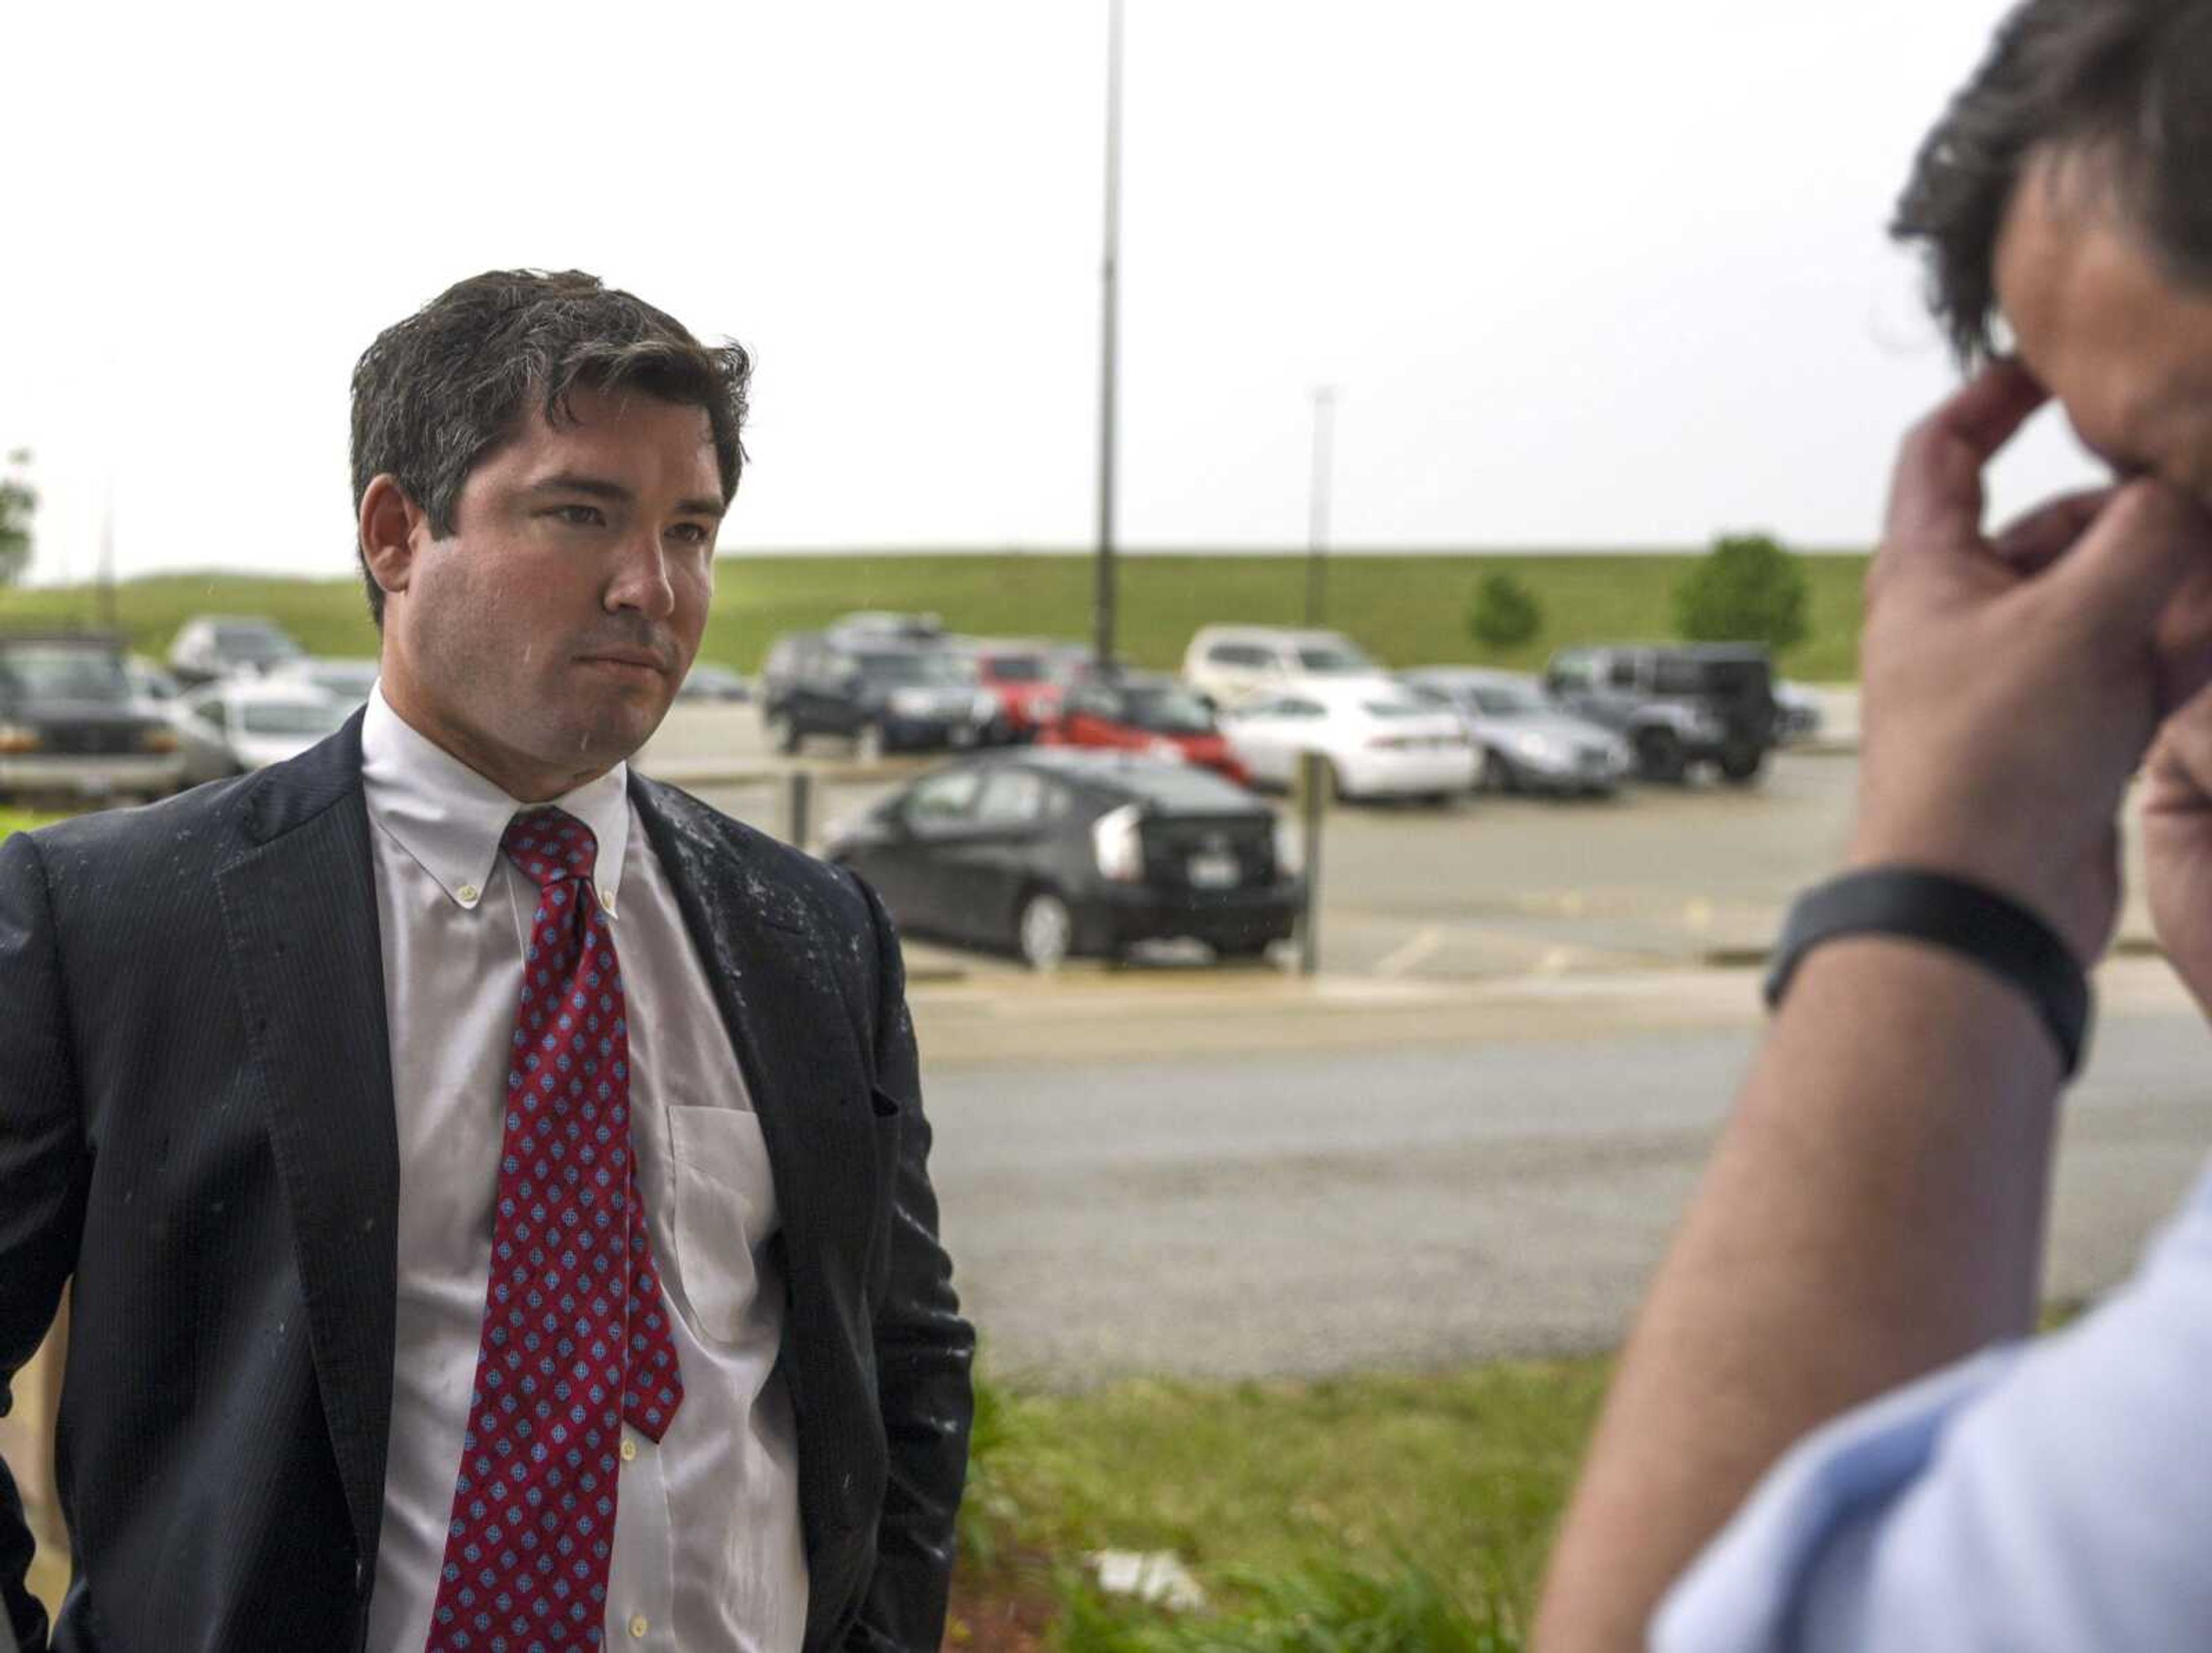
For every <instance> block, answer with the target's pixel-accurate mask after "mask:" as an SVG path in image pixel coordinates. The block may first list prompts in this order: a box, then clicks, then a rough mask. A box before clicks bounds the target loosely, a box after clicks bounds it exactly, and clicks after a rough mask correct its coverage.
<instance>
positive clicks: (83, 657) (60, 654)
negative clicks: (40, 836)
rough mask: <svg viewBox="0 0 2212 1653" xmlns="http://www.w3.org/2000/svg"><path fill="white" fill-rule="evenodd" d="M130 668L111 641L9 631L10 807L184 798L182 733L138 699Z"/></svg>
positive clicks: (3, 697) (2, 712)
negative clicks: (34, 802)
mask: <svg viewBox="0 0 2212 1653" xmlns="http://www.w3.org/2000/svg"><path fill="white" fill-rule="evenodd" d="M125 659H126V656H125V649H124V643H123V639H122V638H120V637H118V636H114V635H111V634H109V633H106V632H99V631H0V798H40V799H45V798H69V799H77V800H85V799H98V800H100V801H103V802H104V801H106V800H108V799H113V798H115V797H117V796H119V795H125V794H127V795H130V796H133V797H139V798H160V797H165V796H167V794H168V793H173V792H174V791H175V790H176V789H177V787H178V784H179V781H180V780H181V779H182V777H183V775H184V757H183V754H182V752H181V751H179V747H178V742H177V734H176V731H175V730H173V729H172V728H171V727H170V726H169V724H168V721H167V720H166V719H165V718H163V717H161V715H160V714H158V713H157V712H155V711H154V710H153V709H152V708H149V706H147V705H146V704H145V703H143V702H142V701H141V700H140V699H139V698H138V695H137V690H136V688H135V687H134V686H133V685H132V684H131V676H130V673H129V672H128V671H127V670H126V669H125Z"/></svg>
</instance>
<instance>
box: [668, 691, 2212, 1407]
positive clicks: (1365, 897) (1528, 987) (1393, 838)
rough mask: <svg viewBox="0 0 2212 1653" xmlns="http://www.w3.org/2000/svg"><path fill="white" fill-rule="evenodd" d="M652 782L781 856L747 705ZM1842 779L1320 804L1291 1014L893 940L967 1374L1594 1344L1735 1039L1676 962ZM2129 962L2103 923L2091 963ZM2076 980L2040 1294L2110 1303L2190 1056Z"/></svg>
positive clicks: (1780, 762) (2167, 987)
mask: <svg viewBox="0 0 2212 1653" xmlns="http://www.w3.org/2000/svg"><path fill="white" fill-rule="evenodd" d="M842 757H843V754H842V752H839V751H833V750H831V748H830V745H829V744H828V743H823V744H821V748H820V750H819V751H816V752H811V753H810V757H809V761H808V764H807V767H808V768H810V769H812V770H813V771H814V772H815V774H816V777H817V793H816V797H815V813H816V822H817V829H818V827H819V825H820V823H823V822H824V821H827V820H829V819H834V818H835V817H836V816H838V815H840V814H842V813H847V812H850V811H855V810H858V809H860V808H863V807H865V806H866V804H867V802H868V801H869V800H870V799H872V798H873V797H874V796H877V795H879V794H880V793H881V791H882V790H883V788H884V786H885V785H886V784H888V782H886V781H884V780H881V779H877V780H873V781H861V782H854V781H846V780H840V779H838V778H837V769H838V766H839V765H840V763H841V761H842ZM658 760H668V761H671V762H673V763H678V764H681V763H692V764H696V763H701V762H702V761H703V762H711V763H726V764H728V765H730V766H732V767H743V766H753V767H756V768H757V769H759V770H760V771H761V772H762V774H763V776H764V777H765V778H764V779H763V780H761V781H757V782H755V783H753V784H750V785H744V786H715V785H699V786H697V787H696V790H699V791H701V792H702V793H703V794H704V795H706V796H707V797H708V799H710V801H713V802H714V803H716V804H717V805H720V806H722V807H725V808H727V809H729V810H731V811H732V812H733V813H737V814H738V815H740V816H742V817H745V818H749V819H751V820H753V821H755V822H756V823H757V824H760V825H762V826H763V827H765V828H767V829H768V830H771V831H776V832H782V831H784V830H786V828H787V819H786V817H785V813H784V805H785V797H786V793H785V790H784V788H783V787H782V785H781V782H780V781H779V780H778V779H777V778H776V777H778V776H781V775H787V773H788V771H789V769H790V765H789V764H788V763H785V762H783V761H781V760H777V759H775V758H773V757H770V756H769V755H768V754H766V753H765V752H763V751H762V750H761V748H760V745H759V743H758V738H757V721H756V720H755V718H754V716H753V714H752V713H751V712H750V709H749V708H735V709H732V710H718V709H714V708H708V709H707V710H704V711H700V712H695V713H690V714H683V715H680V716H679V717H678V718H672V719H671V720H670V726H669V727H668V729H667V730H666V731H665V733H664V734H663V736H662V737H660V738H659V739H657V740H656V742H655V743H654V748H653V751H651V752H650V753H648V754H647V759H646V760H644V762H643V767H645V768H646V769H647V771H648V772H651V771H652V770H653V769H654V767H655V763H656V761H658ZM911 767H912V768H915V769H919V768H921V767H922V765H921V764H915V765H913V766H911ZM1856 783H1857V760H1856V759H1855V758H1854V757H1850V756H1841V757H1838V756H1814V755H1807V754H1799V753H1784V754H1781V755H1779V756H1778V757H1777V758H1776V759H1775V761H1774V763H1773V764H1772V766H1771V769H1770V771H1769V773H1768V775H1766V777H1765V780H1764V781H1763V782H1762V783H1761V784H1760V785H1759V786H1758V787H1753V788H1749V789H1746V790H1738V789H1735V788H1729V787H1720V786H1717V785H1713V784H1703V785H1693V786H1692V787H1686V788H1678V787H1631V788H1629V789H1627V790H1626V791H1625V792H1624V793H1622V794H1621V795H1620V797H1619V798H1617V799H1613V800H1611V801H1609V802H1572V803H1552V802H1546V801H1542V800H1538V799H1517V798H1490V797H1481V798H1469V799H1463V800H1461V801H1459V802H1457V803H1455V804H1454V805H1451V806H1449V807H1447V808H1443V809H1435V808H1402V807H1401V808H1387V807H1383V808H1357V807H1355V808H1349V809H1345V810H1341V811H1337V812H1335V813H1334V815H1333V817H1331V821H1330V824H1329V827H1328V836H1327V839H1326V841H1325V846H1324V850H1325V859H1324V877H1323V885H1322V887H1323V896H1324V902H1323V913H1322V942H1323V960H1324V966H1325V972H1326V973H1325V975H1324V976H1323V978H1322V980H1321V981H1318V982H1307V981H1300V980H1298V979H1297V978H1296V977H1294V976H1290V975H1284V974H1280V973H1278V972H1273V971H1268V970H1264V969H1258V970H1253V969H1248V970H1243V971H1222V970H1217V969H1207V968H1202V967H1200V968H1193V967H1191V966H1190V965H1188V964H1181V965H1179V964H1177V963H1174V962H1173V961H1172V960H1170V961H1168V962H1165V963H1162V964H1161V965H1160V966H1159V967H1158V968H1154V969H1135V970H1127V971H1119V972H1106V971H1103V970H1098V969H1089V970H1084V969H1071V970H1069V971H1067V972H1065V973H1064V974H1063V975H1061V976H1060V978H1058V979H1056V980H1054V981H1036V980H1033V979H1031V978H1030V977H1029V976H1027V975H1026V974H1025V973H1024V972H1022V971H1020V970H1019V969H1017V968H1016V967H1014V966H1013V965H1012V963H1010V962H1008V961H1006V960H1004V959H994V958H991V957H984V956H977V955H975V954H969V953H957V952H953V951H950V950H946V949H942V948H937V947H933V946H931V945H928V944H927V943H926V942H921V941H910V943H909V946H908V957H909V962H910V965H911V966H912V967H914V974H915V981H916V988H915V1010H916V1015H917V1018H918V1020H919V1022H920V1024H921V1034H922V1041H923V1055H924V1063H925V1069H926V1073H927V1081H928V1088H929V1100H930V1108H931V1111H932V1115H933V1119H934V1120H935V1121H936V1123H937V1127H938V1132H939V1147H938V1152H937V1159H936V1175H937V1182H938V1186H939V1190H940V1193H941V1194H942V1195H943V1198H944V1203H945V1227H946V1232H947V1235H948V1237H949V1238H950V1239H951V1243H952V1245H953V1247H954V1250H955V1255H956V1257H957V1261H958V1265H959V1268H960V1282H961V1285H962V1289H963V1293H964V1294H965V1296H966V1297H967V1300H968V1302H969V1305H970V1307H971V1309H972V1310H974V1312H975V1316H976V1318H977V1320H978V1322H979V1323H980V1324H981V1327H982V1328H983V1331H984V1334H985V1336H986V1339H987V1344H988V1347H989V1350H990V1356H989V1358H990V1359H991V1360H992V1362H993V1363H994V1365H995V1366H996V1367H998V1368H999V1369H1000V1370H1003V1371H1008V1372H1012V1373H1018V1374H1020V1375H1022V1376H1024V1377H1026V1378H1029V1379H1030V1380H1031V1381H1039V1382H1046V1383H1057V1384H1084V1383H1091V1382H1095V1381H1098V1380H1101V1379H1103V1378H1107V1377H1111V1376H1118V1375H1124V1374H1133V1373H1144V1372H1150V1373H1180V1374H1186V1375H1191V1376H1262V1375H1271V1374H1318V1373H1327V1372H1330V1371H1336V1370H1351V1369H1370V1368H1376V1367H1401V1368H1402V1367H1416V1368H1418V1367H1434V1366H1442V1365H1448V1364H1455V1363H1459V1362H1462V1361H1466V1360H1470V1359H1476V1358H1486V1357H1492V1356H1498V1355H1508V1354H1532V1353H1544V1352H1560V1351H1567V1350H1586V1349H1596V1348H1605V1347H1610V1346H1614V1345H1615V1344H1617V1343H1618V1342H1619V1340H1620V1336H1621V1334H1623V1332H1624V1331H1625V1329H1626V1324H1627V1321H1628V1317H1629V1316H1630V1314H1631V1312H1632V1309H1633V1307H1634V1305H1635V1304H1636V1302H1637V1301H1638V1297H1640V1295H1641V1292H1642V1289H1643V1285H1644V1280H1645V1278H1646V1276H1647V1275H1648V1273H1649V1272H1650V1269H1651V1267H1652V1266H1653V1265H1654V1264H1655V1263H1656V1261H1657V1259H1658V1256H1659V1255H1660V1252H1661V1250H1662V1247H1663V1245H1664V1243H1665V1241H1666V1237H1667V1236H1668V1233H1669V1232H1670V1231H1671V1230H1672V1227H1673V1225H1674V1220H1675V1218H1676V1217H1677V1215H1678V1213H1679V1212H1680V1208H1681V1206H1682V1203H1683V1201H1684V1200H1686V1197H1687V1196H1688V1194H1689V1191H1690V1188H1691V1187H1692V1182H1693V1180H1694V1178H1695V1176H1696V1175H1697V1171H1698V1169H1699V1166H1700V1165H1701V1164H1702V1163H1703V1160H1704V1158H1705V1152H1706V1151H1707V1148H1708V1146H1709V1144H1710V1140H1711V1134H1712V1132H1713V1130H1714V1128H1715V1127H1716V1126H1717V1122H1718V1121H1719V1120H1720V1118H1721V1116H1722V1114H1723V1109H1725V1107H1726V1105H1727V1103H1728V1101H1729V1097H1730V1096H1731V1095H1732V1093H1733V1091H1734V1090H1735V1085H1736V1082H1737V1079H1738V1077H1739V1075H1740V1073H1741V1070H1742V1068H1743V1067H1744V1064H1745V1062H1746V1060H1747V1054H1748V1052H1749V1049H1750V1046H1751V1042H1752V1040H1753V1038H1754V1037H1755V1036H1756V1030H1757V1026H1758V1010H1757V1003H1756V995H1755V991H1754V985H1755V984H1754V979H1753V976H1752V975H1750V974H1749V973H1747V972H1743V971H1735V972H1731V971H1726V970H1718V969H1710V968H1702V967H1703V966H1705V965H1707V964H1708V963H1710V962H1711V960H1713V959H1714V958H1716V957H1729V956H1733V955H1741V956H1746V957H1748V956H1750V955H1753V954H1755V953H1756V952H1757V951H1759V949H1761V948H1763V947H1764V946H1765V944H1766V943H1767V941H1768V940H1769V939H1771V936H1772V935H1773V933H1774V932H1775V930H1776V929H1777V927H1778V925H1779V922H1780V918H1781V914H1782V911H1783V909H1784V906H1785V905H1786V904H1787V902H1788V901H1789V900H1790V897H1791V896H1792V895H1793V894H1794V893H1795V892H1796V890H1799V889H1800V888H1802V887H1803V886H1804V885H1805V884H1808V883H1810V882H1812V881H1813V880H1814V879H1816V878H1819V877H1820V876H1821V875H1822V873H1823V872H1826V870H1827V869H1828V868H1829V867H1830V866H1832V864H1833V860H1834V857H1835V855H1836V854H1837V852H1838V849H1839V848H1840V847H1841V845H1842V842H1843V841H1844V835H1845V833H1846V832H1847V830H1848V829H1849V824H1850V811H1851V800H1852V793H1853V788H1854V787H1855V785H1856ZM2130 886H2131V888H2134V889H2137V890H2139V888H2140V880H2139V878H2130ZM2147 933H2148V929H2147V926H2146V925H2145V923H2144V921H2143V919H2142V909H2141V906H2140V900H2139V896H2138V897H2137V899H2136V904H2135V905H2133V906H2131V908H2130V912H2129V914H2128V916H2127V917H2126V918H2125V919H2124V922H2123V935H2124V937H2128V938H2130V939H2136V940H2140V939H2142V937H2144V936H2146V935H2147ZM1200 958H1202V954H1200ZM2103 985H2104V987H2105V988H2106V1005H2107V1013H2106V1019H2105V1022H2104V1024H2103V1026H2102V1028H2101V1029H2100V1033H2099V1036H2098V1039H2097V1042H2096V1044H2095V1046H2094V1048H2093V1058H2092V1063H2091V1067H2090V1068H2089V1070H2088V1072H2087V1076H2086V1078H2085V1081H2084V1083H2083V1084H2082V1085H2081V1086H2080V1087H2079V1088H2078V1090H2077V1091H2076V1092H2075V1098H2074V1101H2073V1103H2072V1105H2071V1109H2070V1112H2069V1116H2068V1124H2067V1127H2066V1133H2065V1136H2064V1139H2063V1148H2062V1152H2061V1156H2060V1159H2059V1163H2058V1167H2057V1182H2056V1200H2055V1206H2054V1218H2053V1223H2052V1230H2051V1234H2052V1243H2051V1266H2050V1271H2049V1276H2048V1286H2049V1290H2050V1291H2051V1294H2052V1295H2054V1296H2057V1297H2079V1296H2083V1295H2087V1294H2090V1293H2093V1292H2094V1291H2100V1290H2102V1289H2105V1288H2106V1287H2108V1286H2109V1285H2112V1284H2113V1283H2114V1282H2115V1281H2117V1280H2118V1279H2120V1278H2122V1277H2123V1276H2124V1273H2125V1272H2126V1270H2127V1268H2128V1267H2130V1264H2131V1262H2132V1261H2133V1259H2134V1257H2135V1255H2136V1252H2137V1250H2138V1249H2139V1248H2140V1246H2141V1245H2142V1241H2143V1238H2144V1237H2145V1236H2146V1235H2147V1234H2148V1232H2149V1231H2150V1230H2151V1229H2152V1228H2153V1226H2154V1225H2155V1223H2156V1222H2157V1221H2158V1220H2159V1218H2160V1216H2161V1215H2162V1214H2163V1213H2164V1212H2166V1210H2167V1209H2168V1208H2169V1207H2170V1206H2171V1205H2172V1202H2173V1201H2174V1200H2175V1199H2176V1198H2177V1196H2178V1195H2179V1193H2180V1192H2181V1191H2182V1189H2183V1188H2185V1185H2186V1184H2187V1182H2188V1181H2189V1179H2190V1177H2191V1175H2192V1174H2193V1172H2194V1170H2195V1169H2196V1166H2197V1162H2198V1160H2199V1159H2200V1158H2202V1157H2203V1154H2204V1152H2205V1151H2206V1149H2207V1148H2208V1147H2212V1109H2208V1108H2207V1107H2206V1106H2205V1105H2204V1103H2205V1102H2206V1100H2207V1099H2208V1098H2207V1097H2206V1096H2205V1090H2206V1086H2205V1084H2204V1082H2203V1079H2202V1078H2200V1077H2199V1076H2203V1075H2212V1064H2208V1062H2207V1057H2208V1055H2212V1051H2208V1049H2207V1042H2208V1037H2212V1036H2208V1035H2207V1033H2206V1032H2205V1030H2204V1029H2203V1024H2202V1023H2201V1022H2200V1021H2199V1019H2198V1018H2197V1016H2196V1014H2195V1012H2193V1010H2191V1008H2190V1007H2189V1006H2187V1005H2186V1004H2185V1002H2184V1001H2183V1000H2181V999H2180V997H2179V993H2178V991H2177V990H2176V989H2175V988H2173V987H2172V983H2171V980H2170V978H2169V977H2168V976H2167V975H2166V973H2165V970H2164V967H2163V965H2162V964H2160V963H2157V962H2156V961H2155V960H2142V959H2137V960H2129V961H2124V962H2123V963H2118V964H2116V965H2114V966H2112V967H2111V968H2110V969H2108V970H2107V972H2106V981H2105V982H2104V984H2103Z"/></svg>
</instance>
